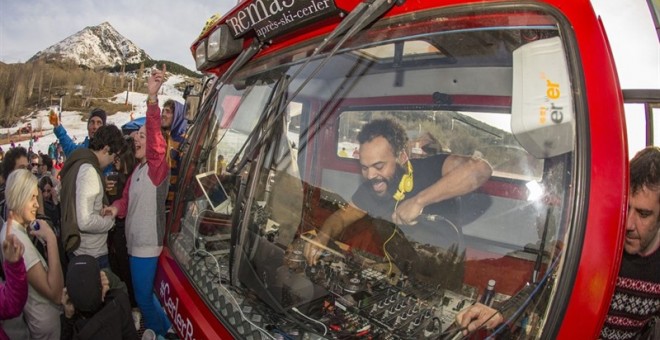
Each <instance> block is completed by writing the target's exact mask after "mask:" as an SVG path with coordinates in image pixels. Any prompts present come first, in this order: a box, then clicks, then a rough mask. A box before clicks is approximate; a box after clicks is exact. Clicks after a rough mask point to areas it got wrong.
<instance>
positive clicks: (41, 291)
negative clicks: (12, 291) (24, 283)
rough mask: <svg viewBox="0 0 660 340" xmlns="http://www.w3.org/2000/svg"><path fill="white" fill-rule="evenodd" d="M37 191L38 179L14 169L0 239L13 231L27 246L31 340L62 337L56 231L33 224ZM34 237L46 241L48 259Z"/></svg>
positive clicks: (61, 283)
mask: <svg viewBox="0 0 660 340" xmlns="http://www.w3.org/2000/svg"><path fill="white" fill-rule="evenodd" d="M38 190H39V189H38V188H37V178H36V177H34V175H33V174H32V173H31V172H30V171H28V170H25V169H18V170H14V171H12V172H11V174H10V175H9V177H8V178H7V182H6V189H5V197H6V202H7V209H8V214H7V222H6V223H5V224H4V225H3V226H2V230H1V231H0V242H4V240H5V239H6V238H7V235H12V234H13V235H15V236H16V238H18V240H19V241H20V242H21V243H22V244H23V247H25V252H24V254H23V258H24V260H25V268H26V269H27V278H28V299H27V303H26V304H25V307H24V308H23V313H24V315H25V320H26V322H27V325H28V330H29V332H30V339H59V338H60V313H61V308H60V301H61V295H62V288H64V278H63V275H62V266H61V264H60V257H59V250H58V248H57V238H56V236H55V233H54V232H53V230H52V229H51V228H50V226H49V225H48V223H46V222H45V221H42V220H38V221H37V223H38V224H39V228H38V230H32V228H31V227H30V223H31V222H33V221H35V220H36V216H37V209H38V208H39V203H38V202H37V196H38ZM35 229H37V228H35ZM31 236H34V237H37V238H38V239H39V241H38V242H44V243H45V245H46V249H47V251H48V261H46V260H44V258H43V257H42V256H41V254H39V251H37V248H36V247H35V246H34V244H33V243H32V241H31V240H30V238H31Z"/></svg>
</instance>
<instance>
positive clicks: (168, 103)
mask: <svg viewBox="0 0 660 340" xmlns="http://www.w3.org/2000/svg"><path fill="white" fill-rule="evenodd" d="M174 102H175V100H174V99H168V100H166V101H165V103H164V104H163V107H169V108H170V110H172V113H174V105H175V104H174Z"/></svg>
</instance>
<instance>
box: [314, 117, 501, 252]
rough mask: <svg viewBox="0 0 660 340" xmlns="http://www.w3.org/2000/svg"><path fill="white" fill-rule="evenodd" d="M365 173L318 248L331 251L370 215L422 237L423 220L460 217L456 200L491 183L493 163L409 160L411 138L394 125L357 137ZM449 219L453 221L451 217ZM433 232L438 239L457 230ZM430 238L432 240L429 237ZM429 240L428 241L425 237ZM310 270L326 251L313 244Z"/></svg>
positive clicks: (443, 157) (375, 126)
mask: <svg viewBox="0 0 660 340" xmlns="http://www.w3.org/2000/svg"><path fill="white" fill-rule="evenodd" d="M357 139H358V142H359V143H360V149H359V155H360V158H359V160H360V167H361V173H362V177H363V179H364V182H363V183H362V184H361V185H360V186H359V187H358V189H357V190H356V192H355V193H354V194H353V197H352V198H351V203H350V204H348V205H347V206H346V207H345V208H343V209H339V210H337V211H336V212H334V213H333V214H332V215H330V217H328V219H327V220H326V221H325V222H324V223H323V226H322V227H321V230H320V231H319V233H318V235H317V238H316V240H315V241H316V243H317V244H321V245H327V244H328V241H329V240H330V239H336V238H337V237H339V236H340V235H342V232H343V231H344V230H345V229H346V228H347V227H348V226H350V225H351V224H353V223H354V222H356V221H358V220H360V219H362V218H363V217H366V216H367V215H369V216H370V217H373V218H374V219H376V220H386V221H389V222H393V223H395V224H396V225H398V226H400V227H402V228H406V229H408V230H407V231H405V230H404V232H405V233H406V234H408V233H409V232H410V233H414V232H415V231H416V229H418V228H416V227H415V224H416V223H417V219H418V218H419V217H420V215H422V213H424V214H431V215H436V214H439V215H442V216H443V217H445V218H448V219H451V218H452V217H450V216H448V215H450V214H453V213H455V212H456V205H455V202H454V198H455V197H458V196H461V195H464V194H467V193H469V192H472V191H474V190H475V189H477V188H479V187H480V186H481V185H482V184H483V183H484V182H486V181H487V180H488V178H490V175H491V173H492V169H491V167H490V165H489V164H488V162H486V161H485V160H483V159H481V158H478V157H466V156H459V155H451V154H438V155H433V156H430V157H427V158H422V159H409V158H408V155H407V153H406V150H405V149H406V145H407V143H408V136H407V134H406V132H405V130H404V129H403V127H402V126H401V125H399V124H398V123H396V122H394V121H393V120H390V119H379V120H373V121H371V122H369V123H367V124H365V125H364V126H363V128H362V130H361V131H360V133H359V134H358V136H357ZM445 215H447V216H445ZM441 229H442V228H438V229H437V230H431V231H430V233H432V234H435V235H431V236H434V237H436V236H437V237H439V238H442V237H444V235H439V234H445V232H448V233H451V234H452V236H454V237H455V236H456V232H455V231H453V230H444V231H443V230H441ZM425 236H429V235H428V234H427V235H425ZM422 237H424V236H422ZM304 254H305V258H306V259H307V261H308V262H309V264H316V262H317V260H318V258H319V256H320V255H321V254H322V252H321V249H320V247H317V246H316V245H315V244H314V243H311V242H310V243H307V244H306V245H305V250H304Z"/></svg>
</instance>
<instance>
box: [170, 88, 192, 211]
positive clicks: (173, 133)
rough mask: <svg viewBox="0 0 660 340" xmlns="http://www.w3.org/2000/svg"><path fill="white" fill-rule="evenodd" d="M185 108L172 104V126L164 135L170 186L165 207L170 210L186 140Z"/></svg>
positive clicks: (178, 104)
mask: <svg viewBox="0 0 660 340" xmlns="http://www.w3.org/2000/svg"><path fill="white" fill-rule="evenodd" d="M187 128H188V121H187V120H186V106H185V105H184V104H181V103H179V102H177V101H175V102H174V113H173V115H172V126H171V127H170V130H169V131H168V132H167V133H166V134H165V142H166V144H167V161H168V163H169V167H170V185H169V190H168V192H167V201H166V204H165V205H166V206H167V207H168V208H171V206H172V202H173V201H174V192H175V189H176V182H177V180H178V179H179V162H181V158H182V155H181V145H182V144H183V142H184V141H185V140H186V129H187Z"/></svg>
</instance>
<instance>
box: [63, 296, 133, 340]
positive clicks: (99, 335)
mask: <svg viewBox="0 0 660 340" xmlns="http://www.w3.org/2000/svg"><path fill="white" fill-rule="evenodd" d="M60 319H61V322H62V336H61V339H65V340H69V339H76V340H77V339H80V340H83V339H94V340H97V339H99V340H103V339H108V340H116V339H123V340H128V339H130V340H133V339H138V334H137V331H136V330H135V325H134V323H133V317H132V315H131V303H130V302H129V299H128V295H127V294H126V292H124V291H122V290H120V289H111V290H109V291H108V293H107V294H106V295H105V299H104V301H103V307H101V309H100V310H99V311H98V312H96V313H94V315H92V316H91V317H88V318H86V317H84V316H83V315H81V314H80V313H76V314H74V315H73V317H72V318H70V319H68V318H67V317H65V316H64V314H62V315H61V316H60Z"/></svg>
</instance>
